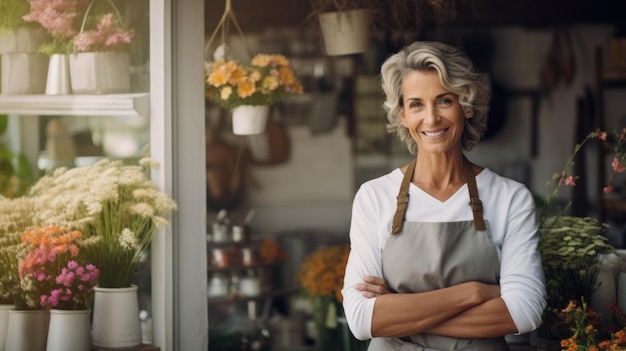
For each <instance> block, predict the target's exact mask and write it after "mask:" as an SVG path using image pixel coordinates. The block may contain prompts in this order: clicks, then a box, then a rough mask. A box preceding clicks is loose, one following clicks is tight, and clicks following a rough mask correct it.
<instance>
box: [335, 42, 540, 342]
mask: <svg viewBox="0 0 626 351" xmlns="http://www.w3.org/2000/svg"><path fill="white" fill-rule="evenodd" d="M381 80H382V87H383V90H384V92H385V95H386V100H385V103H384V108H385V110H386V112H387V119H388V124H387V130H388V131H389V132H396V133H397V135H398V136H399V138H400V140H401V141H402V142H404V143H405V144H406V145H407V147H408V149H409V151H411V153H412V154H416V157H415V159H414V160H413V161H412V162H411V163H410V164H409V165H406V166H404V167H402V168H399V169H395V170H393V171H392V172H391V173H389V174H387V175H385V176H382V177H380V178H377V179H374V180H371V181H368V182H366V183H364V184H363V185H362V186H361V188H360V189H359V191H358V192H357V194H356V196H355V199H354V204H353V210H352V222H351V228H350V241H351V252H350V257H349V259H348V265H347V268H346V274H345V279H344V288H343V290H342V293H343V296H344V309H345V313H346V317H347V319H348V324H349V326H350V329H351V331H352V333H353V334H354V335H355V336H356V337H357V338H358V339H362V340H363V339H370V338H372V340H371V342H370V347H369V350H385V351H387V350H481V351H491V350H508V347H507V345H506V342H505V341H504V337H503V336H504V335H507V334H512V333H526V332H529V331H532V330H534V329H536V328H537V327H538V326H539V324H540V323H541V313H542V311H543V309H544V307H545V287H544V280H543V270H542V267H541V258H540V256H539V251H538V248H537V244H538V240H539V238H538V232H537V220H536V215H535V203H534V200H533V197H532V194H531V193H530V191H529V190H528V189H527V188H526V187H525V186H524V185H522V184H520V183H518V182H516V181H513V180H510V179H506V178H504V177H501V176H499V175H497V174H495V173H494V172H492V171H490V170H489V169H487V168H482V167H480V166H478V165H475V164H472V163H470V162H469V161H468V160H467V159H466V158H465V156H464V154H463V150H467V151H469V150H471V149H472V147H473V146H474V145H476V143H478V141H479V140H480V136H481V134H482V133H483V132H484V131H485V129H486V120H487V111H488V103H489V97H490V86H489V81H488V79H487V77H486V76H485V75H483V74H481V73H479V72H478V71H477V70H476V69H475V68H474V67H473V66H472V63H471V61H470V60H469V59H468V58H467V57H466V56H465V55H464V54H463V53H462V52H461V51H460V50H458V49H457V48H454V47H452V46H449V45H446V44H442V43H437V42H416V43H413V44H412V45H410V46H408V47H406V48H405V49H403V50H402V51H401V52H399V53H397V54H395V55H393V56H391V57H390V58H388V59H387V60H386V61H385V63H384V64H383V66H382V69H381ZM468 194H469V195H468Z"/></svg>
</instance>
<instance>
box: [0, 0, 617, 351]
mask: <svg viewBox="0 0 626 351" xmlns="http://www.w3.org/2000/svg"><path fill="white" fill-rule="evenodd" d="M40 2H41V1H38V0H0V57H1V58H2V60H1V61H0V62H1V65H0V133H1V134H0V151H1V152H0V157H1V160H0V175H1V176H0V181H1V183H0V186H2V188H1V189H2V198H1V199H2V200H3V201H7V204H8V205H4V204H0V215H1V216H2V217H0V218H3V221H4V220H5V218H10V217H7V215H6V214H5V213H4V211H9V210H4V208H5V207H6V208H10V207H11V205H10V204H11V202H10V201H15V200H16V199H20V198H23V197H26V198H28V197H31V196H32V197H35V195H32V194H31V189H30V186H32V185H33V184H38V183H37V182H38V181H39V179H40V178H42V177H44V176H46V175H48V174H51V173H53V172H54V170H56V169H61V168H67V169H74V168H80V167H92V166H93V165H94V164H97V163H98V162H100V161H101V160H102V159H108V160H113V161H122V164H124V165H137V164H138V162H139V161H140V159H142V158H143V157H144V156H148V157H149V158H150V159H152V161H153V162H154V163H155V164H156V166H154V167H153V168H152V169H151V171H150V172H149V178H150V181H151V182H152V183H154V184H155V185H156V186H157V187H158V189H160V190H161V191H162V192H163V193H164V194H167V195H168V196H169V197H171V199H173V200H174V201H175V203H176V209H175V210H174V211H172V212H171V213H167V214H166V215H164V219H165V221H166V222H167V225H164V226H159V227H158V228H157V229H156V230H155V231H154V234H153V235H152V237H151V238H150V240H149V241H148V243H149V247H148V248H147V250H145V252H143V254H142V255H141V259H140V260H139V262H138V264H137V266H136V267H135V270H136V272H135V273H134V275H133V280H132V284H133V286H137V293H136V297H137V307H136V308H137V312H138V313H137V314H136V316H135V317H136V318H135V319H136V320H137V321H136V322H137V325H138V326H139V327H140V335H139V340H134V341H130V343H131V344H130V346H131V349H137V350H207V349H208V350H215V351H220V350H267V351H269V350H272V351H287V350H289V351H298V350H303V351H304V350H312V351H313V350H325V349H330V348H325V346H324V347H321V346H320V340H319V339H320V334H321V332H320V330H319V327H317V325H316V324H315V321H314V315H315V313H316V308H319V306H317V305H316V304H315V303H314V302H313V301H314V299H311V296H310V294H307V292H310V291H311V286H310V284H318V285H319V284H322V283H324V282H322V281H321V279H316V278H319V276H315V277H313V278H311V277H308V279H307V275H306V271H307V270H308V271H312V270H314V269H325V268H328V269H329V270H331V271H335V269H334V266H333V265H335V266H336V265H341V264H345V260H344V257H345V253H346V252H347V251H345V247H346V245H347V244H348V242H349V238H348V231H349V225H350V217H351V207H352V200H353V197H354V195H355V193H356V191H357V189H358V188H359V186H360V185H361V184H362V183H363V182H364V181H366V180H369V179H371V178H374V177H377V176H380V175H383V174H386V173H388V172H389V171H391V170H392V169H393V168H395V167H398V166H401V165H404V164H406V163H408V162H409V160H410V159H411V157H413V156H412V155H410V154H409V153H408V151H406V148H405V147H404V146H403V145H402V144H401V143H400V142H399V141H398V140H397V139H396V138H395V137H393V136H391V135H389V134H387V133H386V131H385V113H384V111H383V108H382V102H383V97H382V95H381V94H382V92H381V89H380V83H379V81H378V73H379V69H380V65H381V63H382V62H383V60H384V59H385V58H386V57H387V56H388V55H390V54H391V53H393V52H395V51H397V50H399V49H400V48H402V47H403V46H404V45H406V44H408V43H410V42H412V41H414V40H436V41H442V42H446V43H450V44H455V45H457V46H460V47H461V48H463V49H464V50H465V52H466V53H467V54H468V55H469V56H470V57H471V58H472V60H473V61H474V63H475V64H476V65H477V66H478V67H479V68H480V69H481V70H482V71H485V72H488V73H489V76H490V78H491V81H492V87H493V100H492V105H491V107H490V113H489V125H488V129H487V132H486V134H485V136H484V138H483V140H481V142H480V143H479V144H478V145H477V146H476V147H475V148H474V149H473V150H472V151H470V152H468V153H467V156H468V158H469V159H470V160H472V161H473V162H475V163H477V164H479V165H481V166H484V167H488V168H490V169H492V170H494V171H496V172H498V173H500V174H502V175H504V176H507V177H510V178H513V179H515V180H518V181H520V182H522V183H524V184H525V185H526V186H527V187H528V188H529V189H530V190H531V191H532V192H533V194H534V195H535V196H536V198H537V201H538V206H539V204H540V203H543V202H544V201H545V200H546V199H547V198H548V197H549V196H550V194H551V191H552V190H551V188H549V187H548V186H547V184H550V182H551V181H552V180H553V175H554V174H557V175H559V174H561V172H562V171H563V170H564V168H566V169H567V170H568V172H566V173H567V174H568V175H569V174H575V175H577V178H576V179H575V183H576V185H575V186H568V187H562V188H561V189H560V192H559V194H558V196H555V198H554V199H553V200H555V201H556V202H557V203H558V204H559V205H560V206H563V207H566V206H569V207H567V211H568V212H569V213H570V214H571V215H573V216H579V217H587V216H589V217H593V218H598V219H599V221H600V222H604V223H607V224H608V227H606V228H605V229H604V230H603V231H602V234H601V235H602V236H603V237H604V238H605V241H606V244H607V245H610V246H611V247H612V248H613V252H612V254H613V256H611V259H612V261H611V265H612V266H611V268H612V271H611V273H612V274H613V275H612V278H614V279H609V280H610V281H611V284H613V285H612V286H613V287H612V288H611V289H612V295H611V294H610V293H609V292H607V291H606V290H603V293H605V294H608V295H610V296H612V299H613V300H615V302H620V301H618V300H619V299H620V298H622V299H624V301H622V302H623V304H624V306H626V291H623V292H621V293H620V289H619V288H620V287H621V284H623V285H624V286H623V287H621V288H622V289H626V271H624V272H623V273H624V276H625V277H624V279H623V281H622V282H621V284H620V279H619V277H620V276H621V273H622V272H621V270H622V263H624V262H626V255H622V250H623V249H624V248H626V178H625V177H624V174H623V163H622V169H621V170H620V167H619V164H618V165H612V163H613V160H614V159H615V158H616V157H617V155H621V157H622V160H621V161H622V162H624V159H623V157H624V147H625V146H624V140H623V138H624V133H626V132H625V131H624V128H626V112H625V109H624V107H625V106H626V105H624V101H626V100H625V99H626V25H625V24H624V23H626V17H625V16H626V15H625V14H626V4H625V3H623V2H622V1H620V0H596V1H590V0H579V1H565V0H559V1H550V2H546V1H538V0H531V1H515V2H502V1H498V0H481V1H468V0H438V1H432V0H406V1H397V2H396V1H390V2H387V1H383V0H380V1H379V0H376V1H362V0H332V1H331V0H265V1H243V0H205V1H204V2H203V1H200V0H187V1H173V0H133V1H121V0H93V1H87V0H83V3H84V4H85V5H86V6H84V7H83V9H82V11H83V12H80V13H78V14H75V15H76V17H75V18H74V17H72V18H73V20H70V22H72V23H73V25H74V26H75V28H73V32H74V35H76V37H77V38H78V37H79V36H80V35H81V34H86V33H88V30H87V29H86V28H85V27H86V26H89V25H92V26H93V25H94V23H95V22H90V21H88V20H84V19H87V18H88V15H89V12H90V11H92V14H93V15H99V16H100V17H102V16H103V15H104V14H107V15H112V16H113V18H114V19H113V20H111V19H110V18H111V17H109V21H112V22H109V24H110V23H114V24H121V23H123V24H124V27H125V28H126V29H129V28H130V29H131V30H132V34H133V35H132V38H131V39H129V45H128V46H127V47H124V48H122V49H121V50H117V51H123V52H124V53H125V55H124V56H123V57H122V58H121V59H118V58H117V56H115V58H113V60H118V61H115V62H114V63H108V65H110V66H113V65H118V63H120V61H121V64H122V66H123V67H124V69H125V70H123V71H122V72H123V73H121V74H120V73H117V72H113V71H112V69H110V70H108V71H106V72H105V73H103V74H102V73H101V74H100V75H98V72H97V68H95V67H97V66H95V64H94V63H90V64H83V66H89V65H93V67H92V68H91V70H92V71H96V72H87V73H83V72H81V73H75V72H74V71H75V70H77V69H78V68H77V67H78V66H80V65H79V64H76V63H75V62H74V61H77V59H76V58H72V57H73V56H75V57H78V56H79V55H77V54H76V50H77V47H79V44H80V41H76V40H74V39H73V38H69V39H68V38H64V40H66V41H67V43H70V40H74V41H72V42H71V44H70V46H66V48H65V49H64V50H66V51H65V54H66V55H62V56H65V58H64V60H66V61H64V62H63V63H62V64H61V65H58V66H57V65H54V64H53V63H54V61H55V60H53V58H55V56H56V55H57V53H58V52H60V51H58V50H60V49H59V48H56V50H57V51H56V52H55V51H46V52H44V51H43V50H41V48H42V47H44V46H43V45H42V46H40V44H41V42H42V41H43V42H46V41H48V42H50V35H51V34H50V33H45V31H43V33H44V34H43V35H41V34H40V35H39V37H38V38H34V39H32V38H26V37H20V35H24V36H25V35H26V34H23V33H22V32H20V31H18V30H17V29H16V28H18V27H19V28H22V26H23V25H25V24H26V22H24V23H21V25H20V26H13V27H12V26H11V25H6V23H8V22H9V21H12V19H11V15H13V16H15V15H14V12H16V11H18V10H17V9H18V5H19V4H21V5H24V4H26V7H25V13H24V14H26V13H29V12H30V13H31V14H32V12H33V9H35V4H37V3H40ZM55 2H56V1H55ZM55 2H50V3H55ZM59 2H61V3H62V2H63V1H61V0H59ZM80 2H81V1H78V3H80ZM18 3H19V4H18ZM16 4H18V5H16ZM91 4H95V5H94V6H93V7H91V6H90V5H91ZM87 5H89V7H87ZM363 6H365V7H367V8H368V11H366V12H367V13H368V14H369V15H370V18H369V21H370V22H369V24H368V25H366V26H365V27H366V29H367V31H366V35H367V36H366V39H365V41H364V44H365V46H364V48H362V49H361V50H360V51H352V52H351V51H344V52H342V51H341V50H343V49H346V47H347V46H351V45H348V44H340V46H339V47H338V49H339V52H331V50H332V49H331V48H330V47H329V46H328V43H327V41H328V39H326V38H325V37H324V36H323V35H324V34H326V33H323V30H322V29H321V28H320V26H319V24H320V23H321V20H318V15H319V14H320V13H323V12H329V11H337V10H340V11H343V10H346V11H347V10H351V9H354V8H357V7H363ZM6 9H12V10H11V11H8V10H6ZM111 9H114V10H115V11H112V10H111ZM5 10H6V11H5ZM24 14H21V15H20V16H19V18H20V19H22V18H23V16H24ZM105 17H106V16H105ZM81 20H82V23H81ZM116 21H117V22H116ZM28 24H29V25H30V28H33V27H37V26H39V27H44V28H45V24H44V23H43V20H37V19H36V17H31V21H30V22H28ZM39 27H37V29H39V30H41V28H39ZM335 31H338V30H337V29H335ZM15 33H22V34H19V35H18V34H15ZM55 35H57V34H54V35H52V37H54V38H55V40H54V43H55V44H58V43H59V42H58V41H57V39H58V38H59V37H56V36H55ZM35 36H37V35H35ZM31 41H32V42H33V43H31ZM341 45H344V46H341ZM29 46H30V47H29ZM48 48H50V46H48ZM334 49H337V47H336V48H334ZM50 50H52V49H50ZM82 51H92V53H93V52H96V53H97V52H98V51H106V50H102V49H99V48H97V47H94V48H92V49H91V50H82ZM72 52H73V53H72ZM257 54H268V55H276V57H278V59H279V60H284V61H282V62H283V63H285V65H286V66H288V67H290V68H291V69H292V72H291V73H292V76H291V78H292V79H293V80H295V81H296V83H297V84H296V85H295V88H293V89H291V90H289V91H288V92H287V93H285V94H283V95H282V96H280V99H279V100H272V101H271V102H269V103H267V104H270V105H271V106H270V108H269V111H268V114H269V115H268V120H267V121H266V122H264V124H263V126H262V131H260V132H250V133H248V132H241V131H238V130H236V129H235V125H234V117H233V116H234V111H231V107H232V105H231V106H228V105H224V104H221V102H219V101H216V100H218V99H219V98H222V97H223V95H220V94H217V95H216V94H215V93H211V92H210V89H211V88H210V79H209V76H210V70H211V67H212V65H213V64H214V62H216V61H219V60H220V59H231V60H235V61H241V62H244V61H249V60H251V59H252V58H253V57H255V55H257ZM98 57H99V56H98ZM272 57H273V56H272ZM265 58H266V59H267V58H268V56H265ZM270 58H271V57H270ZM23 60H25V61H26V63H23V62H24V61H23ZM95 60H96V61H97V60H104V58H100V59H95ZM253 62H254V61H253ZM279 62H280V61H279ZM83 68H84V67H83ZM109 68H110V67H109ZM91 75H93V77H92V78H91V79H90V78H86V77H88V76H91ZM90 80H91V81H97V82H100V83H102V82H104V83H103V84H104V86H101V87H95V88H93V87H91V86H88V85H90V84H91V83H93V82H91V81H90ZM292 93H293V94H292ZM598 129H600V130H602V131H609V132H610V131H617V133H618V134H617V135H619V133H622V134H621V135H622V139H619V136H618V139H617V140H615V139H610V140H608V141H599V140H590V141H589V142H586V140H587V139H586V137H587V136H588V135H589V133H592V132H594V131H596V130H598ZM596 139H597V138H596ZM583 140H585V144H584V145H583V147H581V148H580V149H577V148H576V147H577V144H579V143H581V142H583ZM574 150H577V152H576V153H575V154H573V152H574ZM570 161H574V162H573V163H571V162H570ZM570 163H571V164H570ZM570 167H571V168H570ZM620 171H621V172H620ZM563 175H565V174H563ZM609 184H610V186H611V187H612V189H611V190H612V191H610V192H608V191H604V190H606V189H605V188H606V187H607V186H609ZM93 187H94V188H95V187H97V185H96V184H94V186H93ZM568 204H569V205H568ZM40 223H46V221H45V220H42V221H41V222H40ZM31 224H33V223H31ZM54 224H60V223H54ZM9 227H10V228H9ZM0 228H1V229H0V250H2V245H3V243H5V241H4V239H3V236H7V237H8V235H9V233H8V232H9V231H15V229H14V226H9V225H7V224H2V226H0ZM7 228H9V229H7ZM26 229H27V228H20V230H21V231H25V230H26ZM331 248H337V250H335V251H333V250H329V249H331ZM2 255H3V254H2V251H0V259H2V257H3V256H2ZM315 255H318V256H317V257H316V258H319V259H320V261H319V262H321V263H322V265H328V267H312V265H314V264H315V263H314V262H311V261H312V258H313V256H315ZM607 257H608V256H607ZM607 260H608V259H607ZM2 264H3V262H1V261H0V265H2ZM4 267H5V266H4V265H3V266H2V268H3V270H4ZM625 267H626V266H625ZM601 268H604V266H602V267H601ZM102 273H104V272H102ZM322 273H323V272H322ZM322 273H319V274H322ZM336 278H337V279H340V278H341V277H336ZM337 279H336V280H337ZM598 279H600V274H598ZM3 284H4V283H3V282H2V277H0V290H2V287H3V286H4V285H3ZM336 284H338V283H336V282H335V285H336ZM609 285H610V284H609ZM602 286H603V287H606V284H605V285H602ZM331 288H333V289H336V287H334V286H333V287H331ZM600 290H601V289H597V290H596V292H599V291H600ZM333 291H336V290H333ZM0 293H1V291H0ZM598 295H599V293H598V294H596V295H595V297H596V298H604V299H608V300H610V299H611V297H607V296H602V297H598ZM0 297H2V295H1V294H0ZM608 300H607V301H608ZM603 301H604V300H603ZM0 302H2V301H1V300H0ZM563 307H564V306H563ZM620 307H622V306H621V305H620ZM324 309H325V310H327V309H328V308H327V307H324ZM0 317H1V316H0ZM2 321H3V320H2V318H0V351H2V350H4V349H5V346H6V350H11V349H15V350H18V349H20V348H19V347H18V348H15V345H13V346H12V347H13V348H11V346H10V343H8V342H5V341H4V340H3V338H5V339H10V338H9V336H10V335H13V334H15V333H8V335H7V324H8V327H11V326H12V324H10V323H8V322H5V323H4V324H3V323H2ZM91 323H95V318H94V320H92V322H91ZM112 323H116V322H112ZM326 324H327V325H326V327H327V328H326V329H328V328H330V329H332V331H333V333H334V334H332V336H333V337H334V338H335V339H334V342H333V345H334V346H333V348H332V349H333V350H361V349H363V350H364V349H365V347H366V344H364V343H363V342H358V341H356V340H354V339H353V337H351V335H350V333H349V330H348V329H347V326H346V322H345V318H342V317H341V313H340V311H335V315H334V316H333V320H332V321H331V322H328V323H326ZM2 328H4V333H3V329H2ZM90 333H91V335H90V337H91V338H93V340H92V341H90V342H93V345H92V346H93V347H94V349H100V348H103V349H107V348H108V349H110V347H109V346H108V345H105V344H97V343H95V341H96V339H97V341H98V342H100V339H98V338H99V337H100V335H96V334H95V324H94V328H92V331H91V332H90ZM50 340H51V336H48V348H47V349H48V350H63V348H59V347H57V348H53V347H51V346H50V342H51V341H50ZM90 340H91V339H90ZM507 341H509V343H510V345H511V349H512V350H543V348H540V347H539V346H538V345H537V342H536V340H535V338H533V335H521V336H518V335H511V336H508V338H507ZM20 342H24V341H20ZM21 345H24V344H21ZM43 345H44V347H43V349H44V350H45V349H46V347H45V345H46V341H45V339H44V344H43ZM112 345H117V344H112ZM115 347H118V348H128V347H129V345H128V344H124V345H123V347H122V346H113V348H115ZM546 350H547V349H546ZM557 350H560V348H557Z"/></svg>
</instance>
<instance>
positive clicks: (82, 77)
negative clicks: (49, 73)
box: [69, 52, 130, 94]
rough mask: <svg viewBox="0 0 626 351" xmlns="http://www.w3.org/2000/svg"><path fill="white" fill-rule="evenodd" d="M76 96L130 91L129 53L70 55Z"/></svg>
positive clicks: (71, 75) (71, 74) (73, 87)
mask: <svg viewBox="0 0 626 351" xmlns="http://www.w3.org/2000/svg"><path fill="white" fill-rule="evenodd" d="M69 64H70V78H71V82H72V91H73V92H74V94H116V93H128V92H129V91H130V58H129V55H128V53H127V52H80V53H76V54H70V55H69Z"/></svg>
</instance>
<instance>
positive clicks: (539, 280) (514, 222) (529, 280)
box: [500, 187, 546, 334]
mask: <svg viewBox="0 0 626 351" xmlns="http://www.w3.org/2000/svg"><path fill="white" fill-rule="evenodd" d="M501 215H505V214H501ZM507 218H508V221H507V223H506V231H505V235H504V240H503V242H502V256H501V260H500V261H501V262H500V265H501V267H500V269H501V274H500V276H501V279H500V289H501V296H502V299H503V300H504V303H505V304H506V306H507V308H508V310H509V313H510V315H511V318H512V319H513V321H514V322H515V325H516V326H517V329H518V332H519V334H523V333H527V332H530V331H533V330H535V329H537V328H538V327H539V326H540V325H541V315H542V312H543V310H544V308H545V307H546V293H545V282H544V275H543V267H542V264H541V256H540V253H539V247H538V244H539V232H538V223H537V216H536V205H535V201H534V199H533V197H532V194H531V193H530V191H529V190H528V189H527V188H525V187H521V188H519V189H517V191H515V192H514V193H513V194H512V201H511V203H510V206H509V207H508V216H507Z"/></svg>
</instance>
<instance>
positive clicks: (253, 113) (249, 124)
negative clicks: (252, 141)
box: [233, 105, 270, 135]
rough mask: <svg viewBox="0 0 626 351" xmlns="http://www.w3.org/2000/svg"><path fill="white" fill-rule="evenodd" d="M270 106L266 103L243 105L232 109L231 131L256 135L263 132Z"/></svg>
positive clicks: (237, 133)
mask: <svg viewBox="0 0 626 351" xmlns="http://www.w3.org/2000/svg"><path fill="white" fill-rule="evenodd" d="M269 113H270V107H269V106H267V105H255V106H252V105H243V106H239V107H236V108H235V109H233V133H234V134H236V135H256V134H262V133H264V132H265V128H266V126H267V119H268V118H269Z"/></svg>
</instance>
